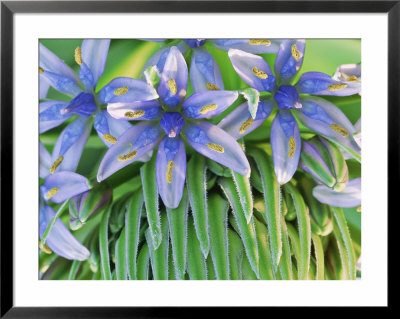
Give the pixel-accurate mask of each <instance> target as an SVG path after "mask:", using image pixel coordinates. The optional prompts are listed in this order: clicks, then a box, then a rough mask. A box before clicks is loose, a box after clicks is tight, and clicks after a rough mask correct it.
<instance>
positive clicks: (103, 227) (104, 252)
mask: <svg viewBox="0 0 400 319" xmlns="http://www.w3.org/2000/svg"><path fill="white" fill-rule="evenodd" d="M111 208H112V206H110V207H109V208H108V210H107V211H106V212H105V213H104V214H103V218H102V219H101V223H100V232H99V247H100V261H101V274H102V276H103V280H111V267H110V253H109V250H108V220H109V218H110V214H111Z"/></svg>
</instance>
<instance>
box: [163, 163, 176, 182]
mask: <svg viewBox="0 0 400 319" xmlns="http://www.w3.org/2000/svg"><path fill="white" fill-rule="evenodd" d="M174 164H175V163H174V162H173V161H169V162H168V166H167V174H166V175H165V179H166V180H167V182H168V183H169V184H171V183H172V168H173V167H174Z"/></svg>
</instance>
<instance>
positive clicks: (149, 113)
mask: <svg viewBox="0 0 400 319" xmlns="http://www.w3.org/2000/svg"><path fill="white" fill-rule="evenodd" d="M107 112H108V113H109V114H110V115H111V116H112V117H113V118H115V119H118V120H127V121H142V120H148V121H149V120H155V119H159V118H161V116H162V108H161V104H160V102H158V101H156V100H151V101H143V102H140V101H139V102H131V103H109V104H108V105H107Z"/></svg>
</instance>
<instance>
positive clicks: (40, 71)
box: [39, 66, 44, 74]
mask: <svg viewBox="0 0 400 319" xmlns="http://www.w3.org/2000/svg"><path fill="white" fill-rule="evenodd" d="M39 73H40V74H43V73H44V70H43V68H41V67H40V66H39Z"/></svg>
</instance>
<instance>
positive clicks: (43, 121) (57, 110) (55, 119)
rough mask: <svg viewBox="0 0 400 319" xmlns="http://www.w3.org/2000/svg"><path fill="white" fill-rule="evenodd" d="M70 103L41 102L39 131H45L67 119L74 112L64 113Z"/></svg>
mask: <svg viewBox="0 0 400 319" xmlns="http://www.w3.org/2000/svg"><path fill="white" fill-rule="evenodd" d="M67 105H68V102H65V101H44V102H41V103H40V104H39V133H40V134H41V133H44V132H46V131H48V130H50V129H52V128H53V127H56V126H58V125H60V124H62V123H64V121H66V120H67V119H69V118H70V117H71V116H72V114H63V113H62V110H64V109H65V108H66V107H67Z"/></svg>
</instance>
